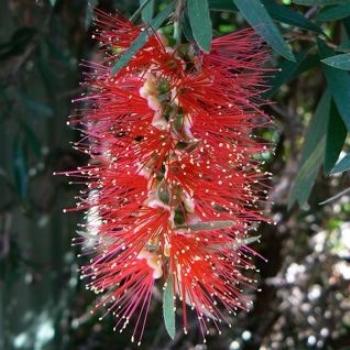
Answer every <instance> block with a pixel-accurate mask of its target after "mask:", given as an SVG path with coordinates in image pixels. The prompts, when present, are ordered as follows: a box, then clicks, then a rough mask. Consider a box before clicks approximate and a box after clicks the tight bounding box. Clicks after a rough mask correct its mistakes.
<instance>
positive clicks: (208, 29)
mask: <svg viewBox="0 0 350 350" xmlns="http://www.w3.org/2000/svg"><path fill="white" fill-rule="evenodd" d="M187 14H188V18H189V21H190V24H191V28H192V33H193V37H194V39H195V40H196V42H197V44H198V46H199V47H200V48H201V49H202V50H204V51H206V52H209V51H210V45H211V40H212V37H213V33H212V25H211V20H210V13H209V5H208V1H207V0H187Z"/></svg>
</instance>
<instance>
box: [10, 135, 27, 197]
mask: <svg viewBox="0 0 350 350" xmlns="http://www.w3.org/2000/svg"><path fill="white" fill-rule="evenodd" d="M12 164H13V173H14V178H15V184H16V188H17V191H18V193H19V194H20V196H21V197H22V199H25V198H26V196H27V193H28V160H27V154H26V152H25V147H24V142H23V139H22V138H20V137H19V138H17V139H16V140H15V142H14V145H13V163H12Z"/></svg>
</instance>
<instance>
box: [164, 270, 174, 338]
mask: <svg viewBox="0 0 350 350" xmlns="http://www.w3.org/2000/svg"><path fill="white" fill-rule="evenodd" d="M163 317H164V324H165V328H166V330H167V332H168V334H169V336H170V338H172V339H174V338H175V334H176V328H175V305H174V286H173V277H172V276H169V277H168V279H167V282H166V284H165V289H164V293H163Z"/></svg>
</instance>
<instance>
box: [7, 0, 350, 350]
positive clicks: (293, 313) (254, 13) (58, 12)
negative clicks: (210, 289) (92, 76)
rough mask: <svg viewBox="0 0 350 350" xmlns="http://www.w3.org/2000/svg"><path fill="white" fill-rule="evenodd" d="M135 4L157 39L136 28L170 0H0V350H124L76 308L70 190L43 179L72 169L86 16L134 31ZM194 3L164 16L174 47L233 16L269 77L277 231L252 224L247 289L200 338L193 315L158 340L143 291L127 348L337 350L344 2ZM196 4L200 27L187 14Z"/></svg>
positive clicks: (205, 43)
mask: <svg viewBox="0 0 350 350" xmlns="http://www.w3.org/2000/svg"><path fill="white" fill-rule="evenodd" d="M140 3H141V4H142V3H143V5H145V6H144V7H143V9H144V10H143V11H142V14H141V15H142V16H141V17H142V18H143V20H144V21H146V22H149V23H150V25H151V26H153V27H158V26H161V25H162V24H163V25H162V29H161V30H162V31H163V32H164V33H165V34H166V35H169V36H171V35H172V32H173V24H172V20H171V17H170V18H167V19H166V20H165V21H164V23H160V24H159V23H158V24H156V23H155V22H154V21H152V20H151V18H152V16H153V10H154V15H157V14H159V13H160V14H162V11H163V10H164V8H165V5H167V4H169V3H171V1H165V0H146V2H143V1H140V2H139V1H138V0H115V1H113V0H99V1H98V0H91V1H85V0H50V1H49V0H38V1H34V0H1V1H0V23H1V25H0V63H1V70H0V140H1V152H0V190H1V198H0V293H1V304H0V349H5V350H8V349H23V350H27V349H28V350H44V349H53V350H56V349H74V350H76V349H82V350H92V349H132V346H131V344H130V340H129V339H130V337H129V335H128V334H122V335H120V334H119V333H113V332H112V328H113V319H112V318H106V319H104V320H103V322H99V321H98V317H99V315H95V314H91V313H90V310H91V308H92V305H93V299H94V296H93V295H91V294H90V293H89V292H86V291H85V289H84V286H83V284H82V283H81V282H80V280H79V276H78V272H77V268H78V260H77V259H76V254H77V253H78V252H77V251H76V249H75V247H72V246H71V239H72V237H73V236H74V235H75V227H76V223H77V221H78V220H79V217H80V216H81V215H77V214H70V215H63V214H62V208H64V207H69V206H71V205H73V203H74V199H73V198H74V196H75V195H76V194H77V191H78V189H77V188H76V187H75V188H71V186H70V185H69V184H68V183H67V182H66V179H60V178H57V177H53V176H52V173H53V171H59V170H66V169H70V168H74V167H76V166H77V165H79V164H83V163H84V162H85V161H86V159H85V158H84V157H83V156H82V155H81V154H79V153H76V152H74V151H72V148H71V146H70V144H69V142H72V141H74V140H77V139H78V138H79V135H78V134H77V133H76V132H74V131H72V130H70V129H69V128H68V127H67V126H66V124H65V123H66V119H67V116H68V115H69V114H70V113H71V112H72V105H71V99H73V98H74V97H75V96H77V95H79V94H80V93H81V92H82V91H81V89H80V88H79V80H80V79H81V73H82V72H81V68H80V66H79V62H80V61H81V60H82V59H87V60H89V59H93V58H94V56H95V55H96V49H97V47H96V43H95V42H94V41H93V40H91V33H92V30H93V29H92V27H91V24H92V17H93V11H92V9H93V7H94V6H98V7H99V8H101V9H104V10H106V11H111V12H114V11H116V10H118V11H120V12H121V13H122V14H123V15H125V16H127V17H130V16H131V15H132V14H134V18H135V21H136V22H140V21H141V18H140V16H138V14H139V13H140V12H141V11H140V7H139V6H140ZM197 4H199V5H200V6H203V8H202V7H201V8H200V11H204V12H201V13H200V14H201V16H198V13H194V10H193V9H194V8H195V6H196V1H195V0H188V4H187V7H185V12H184V15H183V16H182V17H181V18H180V21H179V25H180V29H181V30H182V32H183V33H184V34H185V35H186V37H187V39H189V40H191V41H197V43H198V45H199V46H200V47H202V48H204V49H205V48H208V47H209V46H210V38H211V35H212V33H213V36H217V35H222V34H224V33H229V32H232V31H234V30H236V29H238V28H241V27H245V26H246V25H247V22H248V23H250V24H251V25H252V26H253V27H254V28H255V29H256V31H257V32H258V33H259V34H260V35H261V36H262V37H263V38H264V39H265V40H266V41H267V43H268V44H269V45H270V46H271V51H272V58H271V62H270V64H271V65H273V66H275V67H278V68H279V69H278V70H277V71H276V73H275V74H274V76H273V77H271V78H270V80H269V82H268V84H269V86H270V87H271V88H270V90H269V91H268V92H267V93H266V97H268V98H270V99H271V100H272V101H273V103H271V104H269V105H268V106H267V107H266V111H267V112H268V113H269V114H270V115H272V116H273V118H274V119H275V121H276V130H273V131H271V130H268V131H264V136H265V137H266V138H267V139H269V140H271V141H273V142H275V144H276V147H275V153H274V154H272V153H266V154H264V155H263V156H264V158H265V159H266V169H267V170H269V171H271V172H272V173H273V180H272V182H271V187H270V195H269V196H270V199H271V201H270V202H269V203H268V205H267V208H266V211H267V212H270V213H271V214H270V215H271V216H272V217H273V220H274V221H275V223H276V225H274V226H273V225H261V226H260V228H259V230H258V231H259V234H261V235H262V238H261V244H255V245H256V246H255V248H256V249H257V250H258V251H259V252H260V253H261V254H262V255H264V256H265V257H266V258H267V259H268V262H267V263H265V262H262V261H261V260H259V261H257V264H258V265H259V268H260V275H259V276H258V278H259V287H260V288H261V292H251V293H253V294H252V298H253V300H254V307H253V308H252V310H251V312H249V313H241V314H239V315H238V317H237V318H235V319H234V320H233V327H232V328H231V329H227V330H224V332H223V335H221V336H220V337H219V336H215V335H214V336H212V337H209V339H208V343H207V344H202V341H201V337H200V334H199V331H198V329H196V325H195V322H193V323H192V329H191V331H190V332H189V335H188V336H184V335H183V333H182V331H181V329H179V330H178V332H177V334H176V337H175V340H174V341H170V339H169V338H168V336H167V334H166V332H165V329H164V326H163V322H162V321H161V317H162V316H161V313H162V312H161V306H160V305H161V303H160V299H161V298H160V293H158V292H157V291H155V300H156V301H155V302H154V303H153V304H152V310H151V314H150V317H149V322H148V327H147V328H146V331H145V335H144V341H143V344H142V346H141V348H142V349H196V350H205V349H213V348H215V349H218V350H220V349H230V350H235V349H262V350H263V349H350V333H349V330H350V293H349V281H350V215H349V214H350V202H349V198H350V190H349V174H348V173H347V170H348V169H349V167H350V156H349V153H347V152H348V151H349V142H348V140H347V135H348V131H349V128H350V76H349V69H350V3H349V0H295V1H291V0H283V1H278V0H209V1H208V2H207V0H201V1H200V2H198V1H197ZM207 4H208V5H209V8H210V18H211V23H210V21H209V17H208V18H206V16H202V14H203V13H204V15H205V13H206V12H205V11H206V5H207ZM175 5H176V4H175ZM152 7H153V8H152ZM138 9H139V10H138ZM135 11H136V14H135ZM196 15H197V16H196ZM196 18H197V19H196ZM198 18H199V20H200V23H199V22H198ZM196 21H197V22H196ZM155 29H157V28H155ZM123 59H124V61H125V62H126V61H127V59H128V57H127V55H126V56H125V57H124V58H123ZM125 62H124V63H125ZM117 68H118V67H116V69H117ZM272 203H274V204H272ZM80 219H81V218H80ZM157 300H158V301H157Z"/></svg>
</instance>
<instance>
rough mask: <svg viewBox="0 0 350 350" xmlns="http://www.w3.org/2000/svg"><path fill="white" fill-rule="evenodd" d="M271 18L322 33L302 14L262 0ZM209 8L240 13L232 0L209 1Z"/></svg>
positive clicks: (270, 0)
mask: <svg viewBox="0 0 350 350" xmlns="http://www.w3.org/2000/svg"><path fill="white" fill-rule="evenodd" d="M261 2H262V3H263V4H264V6H265V8H266V10H267V12H268V13H269V14H270V16H271V17H272V18H273V19H274V20H276V21H279V22H282V23H286V24H290V25H294V26H297V27H300V28H303V29H307V30H311V31H313V32H317V33H322V29H321V28H320V27H319V26H318V25H317V24H315V23H313V22H311V21H310V20H309V19H307V18H305V17H304V16H303V15H302V14H301V13H299V12H297V11H294V10H292V9H291V8H289V7H287V6H284V5H280V4H278V3H277V2H276V1H275V0H261ZM209 7H210V9H211V10H213V11H232V12H233V11H238V9H237V7H236V6H235V5H232V0H209Z"/></svg>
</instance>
